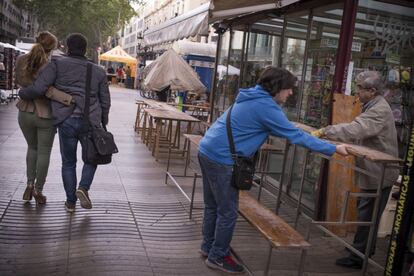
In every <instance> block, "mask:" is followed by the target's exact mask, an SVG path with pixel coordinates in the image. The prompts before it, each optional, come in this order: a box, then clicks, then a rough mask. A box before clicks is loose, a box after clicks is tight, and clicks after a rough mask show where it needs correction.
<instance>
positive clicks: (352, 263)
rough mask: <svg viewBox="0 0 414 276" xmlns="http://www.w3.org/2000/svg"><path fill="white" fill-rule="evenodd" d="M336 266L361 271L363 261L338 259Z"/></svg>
mask: <svg viewBox="0 0 414 276" xmlns="http://www.w3.org/2000/svg"><path fill="white" fill-rule="evenodd" d="M335 264H336V265H338V266H343V267H348V268H356V269H361V268H362V259H360V258H358V259H355V258H351V257H344V258H340V259H337V260H336V262H335Z"/></svg>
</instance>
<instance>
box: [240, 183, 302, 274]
mask: <svg viewBox="0 0 414 276" xmlns="http://www.w3.org/2000/svg"><path fill="white" fill-rule="evenodd" d="M239 213H240V215H242V217H244V218H245V219H246V221H247V222H249V223H250V224H251V225H252V226H253V227H254V228H256V230H257V231H259V233H261V234H262V235H263V236H264V237H265V238H266V239H267V240H268V241H269V243H270V250H269V255H268V258H267V262H266V267H265V270H264V274H263V275H268V273H269V268H270V262H271V258H272V250H273V248H298V249H301V250H302V254H301V260H300V265H299V275H301V274H302V272H303V265H304V262H305V256H306V249H307V248H308V247H309V246H310V244H309V243H308V242H307V241H306V240H305V239H304V238H303V237H302V235H301V234H299V233H298V232H297V231H296V230H295V229H294V228H293V227H292V226H290V225H289V224H287V223H286V222H285V221H284V220H283V219H281V218H280V217H279V216H277V215H276V214H275V213H274V212H272V211H271V210H270V209H269V208H267V207H265V206H264V205H262V204H261V203H260V202H259V201H257V200H256V199H255V198H254V197H252V196H251V195H250V194H249V193H248V192H246V191H240V192H239Z"/></svg>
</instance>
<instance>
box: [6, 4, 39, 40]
mask: <svg viewBox="0 0 414 276" xmlns="http://www.w3.org/2000/svg"><path fill="white" fill-rule="evenodd" d="M37 29H38V24H37V21H36V19H35V17H34V16H33V15H32V14H30V13H29V12H27V11H25V10H23V9H20V8H18V7H16V6H15V5H14V4H13V1H12V0H0V41H2V42H7V43H10V44H15V41H16V39H18V38H28V37H29V38H33V37H34V36H35V33H36V32H37Z"/></svg>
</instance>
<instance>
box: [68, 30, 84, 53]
mask: <svg viewBox="0 0 414 276" xmlns="http://www.w3.org/2000/svg"><path fill="white" fill-rule="evenodd" d="M66 46H67V47H68V54H69V55H76V56H84V55H85V54H86V46H88V40H87V39H86V37H85V36H84V35H83V34H80V33H73V34H70V35H68V37H67V38H66Z"/></svg>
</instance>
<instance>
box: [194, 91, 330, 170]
mask: <svg viewBox="0 0 414 276" xmlns="http://www.w3.org/2000/svg"><path fill="white" fill-rule="evenodd" d="M227 113H228V109H227V111H226V112H224V113H223V115H221V116H220V117H219V118H218V119H217V121H216V122H215V123H214V124H213V125H212V126H211V128H210V129H209V130H208V131H207V132H206V134H205V136H204V137H203V139H202V140H201V142H200V148H199V151H200V153H202V154H203V155H206V156H207V157H208V158H209V159H211V160H213V161H215V162H217V163H219V164H224V165H233V163H234V162H233V160H232V158H231V153H230V147H229V142H228V139H227V131H226V117H227ZM231 129H232V133H233V141H234V145H235V148H236V152H237V154H238V155H239V156H246V157H247V156H253V154H254V153H255V152H256V151H257V150H258V149H259V148H260V147H261V145H262V144H263V143H264V142H265V141H266V139H267V137H268V136H269V135H270V134H271V135H274V136H277V137H282V138H286V139H287V140H289V142H290V143H292V144H297V145H301V146H304V147H306V148H309V149H311V150H313V151H317V152H320V153H323V154H326V155H329V156H331V155H333V154H334V153H335V151H336V146H335V145H333V144H331V143H328V142H325V141H323V140H320V139H318V138H315V137H313V136H311V135H309V134H307V133H306V132H303V131H302V130H301V129H298V128H297V127H295V126H294V125H293V124H292V123H291V122H290V121H289V120H288V118H287V117H286V115H285V113H284V112H283V110H282V108H281V107H280V106H279V105H278V104H277V103H276V102H275V101H274V100H273V98H272V96H271V95H270V94H269V93H268V92H267V91H266V90H264V89H263V88H262V87H261V86H260V85H256V86H255V87H252V88H249V89H240V93H239V95H238V96H237V98H236V102H235V104H234V107H233V110H232V112H231Z"/></svg>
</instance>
